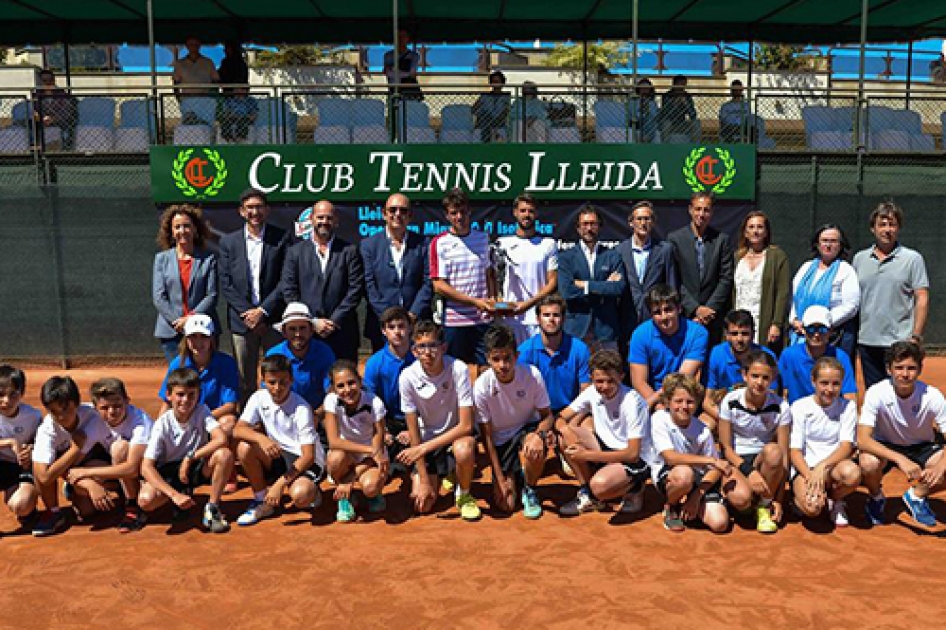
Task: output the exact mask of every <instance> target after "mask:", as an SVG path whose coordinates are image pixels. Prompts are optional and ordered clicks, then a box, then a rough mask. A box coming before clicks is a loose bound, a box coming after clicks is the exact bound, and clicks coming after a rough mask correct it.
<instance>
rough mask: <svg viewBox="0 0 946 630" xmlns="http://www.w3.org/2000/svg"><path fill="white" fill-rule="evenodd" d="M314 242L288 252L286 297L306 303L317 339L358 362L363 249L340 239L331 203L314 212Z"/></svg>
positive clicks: (321, 204)
mask: <svg viewBox="0 0 946 630" xmlns="http://www.w3.org/2000/svg"><path fill="white" fill-rule="evenodd" d="M311 221H312V239H311V240H305V241H301V242H299V243H296V244H295V245H293V246H292V247H290V248H289V252H288V253H287V254H286V263H285V265H284V266H283V274H282V283H283V298H284V299H285V300H286V302H303V303H304V304H305V305H306V306H308V307H309V310H310V311H311V312H312V315H313V316H314V318H315V322H314V324H315V334H317V335H318V336H319V338H321V339H322V340H323V341H325V343H327V344H328V345H329V346H330V347H331V348H332V352H334V353H335V356H336V358H339V359H350V360H352V361H357V360H358V347H359V346H360V345H361V335H360V334H359V330H358V311H357V308H358V303H359V302H361V296H362V294H363V293H364V288H365V287H364V284H365V277H364V268H363V266H362V263H361V256H360V255H359V253H358V248H357V247H356V246H355V245H353V244H351V243H349V242H347V241H345V240H343V239H341V238H338V237H336V236H335V230H336V229H337V227H338V215H337V214H336V212H335V206H334V205H332V203H331V202H330V201H326V200H322V201H319V202H318V203H316V204H315V206H313V208H312V216H311Z"/></svg>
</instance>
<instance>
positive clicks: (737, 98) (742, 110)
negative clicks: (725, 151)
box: [719, 79, 750, 142]
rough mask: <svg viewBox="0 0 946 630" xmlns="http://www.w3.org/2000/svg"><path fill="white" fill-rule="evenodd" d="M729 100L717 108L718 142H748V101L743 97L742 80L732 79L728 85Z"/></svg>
mask: <svg viewBox="0 0 946 630" xmlns="http://www.w3.org/2000/svg"><path fill="white" fill-rule="evenodd" d="M729 94H730V96H731V97H732V98H731V99H730V100H728V101H726V102H725V103H723V106H722V107H720V108H719V140H720V142H749V141H750V138H749V136H748V133H749V127H748V122H749V102H748V101H747V100H746V97H745V90H744V89H743V87H742V81H740V80H739V79H736V80H734V81H733V82H732V83H731V84H730V85H729Z"/></svg>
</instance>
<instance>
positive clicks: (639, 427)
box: [568, 383, 650, 461]
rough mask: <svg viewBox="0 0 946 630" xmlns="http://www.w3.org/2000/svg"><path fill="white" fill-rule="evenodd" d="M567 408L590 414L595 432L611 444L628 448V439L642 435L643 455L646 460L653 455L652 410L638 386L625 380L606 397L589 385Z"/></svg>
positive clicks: (615, 446) (606, 443) (641, 454)
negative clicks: (613, 392)
mask: <svg viewBox="0 0 946 630" xmlns="http://www.w3.org/2000/svg"><path fill="white" fill-rule="evenodd" d="M568 408H569V409H571V410H572V411H573V412H575V413H576V414H590V415H591V417H592V419H593V420H594V423H595V435H597V436H598V439H599V440H601V442H602V443H603V444H604V445H605V446H607V447H608V448H612V449H614V450H621V449H625V448H627V442H628V440H635V439H640V440H641V449H640V456H641V458H642V459H644V460H645V461H646V460H647V458H648V457H649V456H650V455H649V454H648V453H649V451H650V440H649V439H648V436H649V433H650V426H649V425H650V414H648V413H647V402H646V401H645V400H644V399H643V397H641V395H640V394H638V393H637V391H636V390H633V389H631V388H630V387H628V386H627V385H624V384H623V383H622V384H621V385H620V386H619V388H618V392H617V393H616V394H615V395H614V397H613V398H611V399H610V400H606V399H605V398H604V396H602V395H601V394H599V393H598V390H597V389H595V388H594V386H592V387H588V388H586V389H585V391H583V392H582V393H581V394H579V395H578V398H576V399H575V400H573V401H572V403H571V404H570V405H568Z"/></svg>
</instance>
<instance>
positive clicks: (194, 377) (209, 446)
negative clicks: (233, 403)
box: [138, 368, 233, 534]
mask: <svg viewBox="0 0 946 630" xmlns="http://www.w3.org/2000/svg"><path fill="white" fill-rule="evenodd" d="M167 392H168V402H169V403H170V405H171V408H170V409H168V410H167V411H165V412H164V413H163V414H161V417H159V418H158V419H157V421H156V422H155V423H154V427H153V428H152V430H151V437H150V438H149V440H148V448H147V449H146V450H145V457H144V460H143V461H142V463H141V475H142V477H144V483H142V484H141V492H140V493H139V495H138V503H139V505H140V506H141V509H143V510H144V511H146V512H153V511H155V510H157V509H159V508H160V507H161V506H163V505H164V504H165V503H167V502H168V501H169V500H170V501H172V502H173V503H174V507H175V508H176V509H175V518H178V519H180V518H182V517H183V513H184V512H185V511H186V510H189V509H191V508H192V507H194V505H195V503H194V499H193V498H191V495H192V494H193V492H194V488H196V487H197V486H199V485H201V484H202V483H203V482H204V481H205V480H206V479H208V478H209V479H210V484H211V485H210V497H209V501H208V502H207V505H206V506H204V514H203V518H202V519H201V523H202V525H203V526H204V528H205V529H207V530H208V531H210V532H213V533H214V534H222V533H225V532H228V531H230V524H229V523H228V522H227V519H226V518H225V517H224V515H223V512H221V510H220V497H221V496H222V495H223V488H224V486H225V485H226V483H227V479H228V478H229V477H230V472H231V471H232V470H233V451H231V450H230V448H229V446H228V442H229V436H228V435H227V434H226V432H225V431H224V430H223V428H221V426H220V425H219V424H217V420H216V418H214V416H213V414H212V413H211V411H210V409H209V408H208V407H207V406H206V405H203V404H199V403H198V401H199V400H200V375H198V374H197V372H195V371H194V370H192V369H190V368H177V369H174V370H171V372H170V373H169V374H168V378H167Z"/></svg>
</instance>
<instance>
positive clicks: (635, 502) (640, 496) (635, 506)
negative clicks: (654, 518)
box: [618, 490, 644, 514]
mask: <svg viewBox="0 0 946 630" xmlns="http://www.w3.org/2000/svg"><path fill="white" fill-rule="evenodd" d="M643 507H644V491H643V490H639V491H637V492H628V493H627V494H625V495H624V498H623V499H622V500H621V506H620V507H619V508H618V510H619V511H620V512H621V513H622V514H637V513H638V512H640V511H641V508H643Z"/></svg>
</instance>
